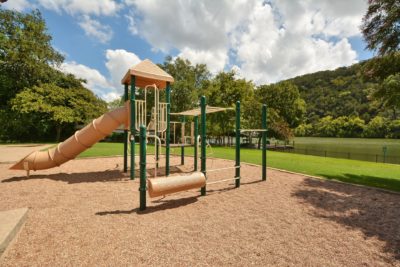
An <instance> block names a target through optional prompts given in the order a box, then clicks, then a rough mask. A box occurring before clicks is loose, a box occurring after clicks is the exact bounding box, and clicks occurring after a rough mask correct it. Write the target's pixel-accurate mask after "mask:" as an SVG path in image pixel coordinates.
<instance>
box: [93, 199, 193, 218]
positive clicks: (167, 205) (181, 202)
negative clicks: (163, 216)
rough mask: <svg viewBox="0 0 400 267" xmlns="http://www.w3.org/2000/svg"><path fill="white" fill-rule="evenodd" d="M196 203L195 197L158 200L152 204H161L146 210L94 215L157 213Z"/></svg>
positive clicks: (114, 211) (108, 212)
mask: <svg viewBox="0 0 400 267" xmlns="http://www.w3.org/2000/svg"><path fill="white" fill-rule="evenodd" d="M195 202H197V196H193V197H187V198H180V199H170V200H163V199H159V200H156V201H153V203H161V204H159V205H157V206H148V207H147V208H146V210H143V211H141V210H140V209H139V208H134V209H131V210H112V211H100V212H96V213H95V214H96V215H99V216H105V215H118V214H127V215H128V214H132V213H137V214H141V215H144V214H149V213H153V212H157V211H162V210H168V209H175V208H180V207H183V206H186V205H190V204H193V203H195Z"/></svg>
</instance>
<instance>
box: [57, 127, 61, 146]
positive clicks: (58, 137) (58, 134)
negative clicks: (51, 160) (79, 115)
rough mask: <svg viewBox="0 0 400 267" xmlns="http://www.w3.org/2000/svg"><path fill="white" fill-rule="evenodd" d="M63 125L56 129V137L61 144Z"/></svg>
mask: <svg viewBox="0 0 400 267" xmlns="http://www.w3.org/2000/svg"><path fill="white" fill-rule="evenodd" d="M61 127H62V126H61V124H57V127H56V131H57V135H56V142H57V143H58V142H60V138H61Z"/></svg>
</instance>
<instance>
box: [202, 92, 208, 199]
mask: <svg viewBox="0 0 400 267" xmlns="http://www.w3.org/2000/svg"><path fill="white" fill-rule="evenodd" d="M200 109H201V118H200V122H201V133H200V134H201V157H200V158H201V172H202V173H203V174H204V175H206V169H207V168H206V160H207V159H206V97H205V96H202V97H201V99H200ZM201 195H202V196H205V195H206V186H204V187H202V188H201Z"/></svg>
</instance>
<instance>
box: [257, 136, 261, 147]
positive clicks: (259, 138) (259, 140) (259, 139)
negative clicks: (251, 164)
mask: <svg viewBox="0 0 400 267" xmlns="http://www.w3.org/2000/svg"><path fill="white" fill-rule="evenodd" d="M257 148H258V149H260V148H261V136H258V145H257Z"/></svg>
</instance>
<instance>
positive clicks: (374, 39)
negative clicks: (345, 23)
mask: <svg viewBox="0 0 400 267" xmlns="http://www.w3.org/2000/svg"><path fill="white" fill-rule="evenodd" d="M368 4H369V6H368V10H367V13H366V14H365V15H364V17H363V22H362V26H361V30H362V33H363V35H364V39H365V41H366V42H367V48H368V49H370V50H377V51H378V53H379V54H380V55H386V54H390V53H392V52H395V51H398V50H399V48H400V27H399V23H400V3H399V1H398V0H368Z"/></svg>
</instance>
